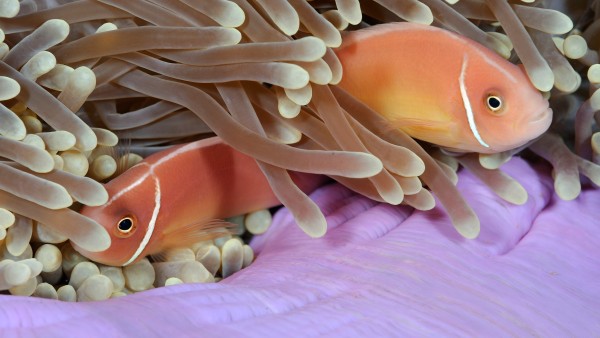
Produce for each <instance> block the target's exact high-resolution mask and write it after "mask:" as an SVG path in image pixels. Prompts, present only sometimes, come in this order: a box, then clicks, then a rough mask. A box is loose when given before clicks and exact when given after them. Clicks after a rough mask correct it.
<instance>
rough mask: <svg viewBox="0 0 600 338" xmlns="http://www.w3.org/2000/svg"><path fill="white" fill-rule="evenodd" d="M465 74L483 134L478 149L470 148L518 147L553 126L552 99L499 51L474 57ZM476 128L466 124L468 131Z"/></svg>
mask: <svg viewBox="0 0 600 338" xmlns="http://www.w3.org/2000/svg"><path fill="white" fill-rule="evenodd" d="M465 77H466V79H465V83H466V88H467V91H468V94H467V95H468V97H469V101H470V104H471V106H472V110H473V118H474V121H473V124H474V126H475V127H474V128H476V131H477V132H478V133H479V138H477V137H475V139H477V142H476V143H474V144H475V147H474V149H469V150H471V151H476V152H480V153H497V152H502V151H507V150H510V149H515V148H518V147H520V146H522V145H524V144H526V143H527V142H529V141H531V140H533V139H535V138H537V137H538V136H540V135H541V134H543V133H544V132H545V131H546V130H548V128H549V127H550V123H551V122H552V109H550V106H549V103H548V100H547V99H546V98H544V96H543V95H542V93H541V92H540V91H539V90H538V89H537V88H535V87H534V86H533V84H532V83H531V81H530V80H529V78H528V76H527V74H526V73H525V71H524V70H523V69H522V68H521V67H519V66H516V65H514V64H512V63H510V62H508V61H506V60H504V59H502V58H501V57H499V56H497V55H495V54H494V55H491V56H488V55H486V56H485V57H479V58H478V57H472V58H470V60H469V65H468V68H467V70H466V73H465ZM474 128H473V127H472V126H470V125H468V124H466V125H465V129H466V130H465V133H470V134H471V135H472V136H475V135H474V134H476V132H474V131H473V129H474ZM468 129H470V130H468ZM486 145H487V146H486Z"/></svg>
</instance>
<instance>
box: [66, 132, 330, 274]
mask: <svg viewBox="0 0 600 338" xmlns="http://www.w3.org/2000/svg"><path fill="white" fill-rule="evenodd" d="M291 175H292V177H293V179H294V181H295V182H296V184H298V186H299V187H300V188H301V189H302V190H304V191H312V190H314V189H315V188H316V187H318V186H319V185H320V184H322V182H323V180H324V179H323V177H320V176H317V175H307V174H302V175H300V174H295V173H292V174H291ZM105 187H106V190H107V191H108V194H109V196H110V198H109V201H108V202H107V203H106V204H105V205H103V206H99V207H87V206H86V207H84V208H83V209H82V210H81V213H82V214H83V215H85V216H88V217H90V218H92V219H94V220H96V221H97V222H98V223H100V224H102V225H103V226H104V227H105V228H106V230H107V231H108V233H109V234H110V236H111V246H110V248H108V249H107V250H105V251H102V252H87V251H85V250H82V249H81V248H76V249H78V250H79V252H80V253H82V254H83V255H84V256H86V257H88V258H90V259H92V260H94V261H97V262H100V263H104V264H108V265H119V266H121V265H128V264H131V263H133V262H135V261H137V260H139V259H141V258H143V257H145V256H147V255H150V254H156V253H159V252H161V251H163V250H164V249H166V248H169V247H177V246H184V245H190V244H193V243H195V242H198V241H201V240H205V239H211V238H213V237H215V236H218V235H223V234H226V233H227V230H226V229H225V228H224V227H223V224H224V223H222V222H218V221H217V220H219V219H223V218H226V217H231V216H236V215H241V214H245V213H248V212H251V211H255V210H260V209H264V208H269V207H272V206H276V205H278V204H280V203H279V201H278V199H277V198H276V197H275V195H274V194H273V192H272V190H271V188H270V186H269V183H268V182H267V179H266V178H265V176H264V174H263V173H262V171H261V170H260V169H259V167H258V165H257V163H256V161H255V160H254V159H253V158H251V157H249V156H247V155H244V154H242V153H240V152H238V151H236V150H234V149H233V148H231V147H230V146H228V145H226V144H225V143H223V142H222V140H221V139H220V138H218V137H213V138H209V139H204V140H200V141H197V142H192V143H189V144H185V145H181V146H175V147H172V148H169V149H168V150H166V151H162V152H159V153H156V154H154V155H151V156H149V157H147V158H146V159H144V160H143V161H142V162H140V163H139V164H137V165H135V166H134V167H132V168H131V169H129V170H127V171H126V172H124V173H123V174H122V175H120V176H118V177H117V178H115V179H113V180H112V181H110V182H109V183H107V184H106V185H105Z"/></svg>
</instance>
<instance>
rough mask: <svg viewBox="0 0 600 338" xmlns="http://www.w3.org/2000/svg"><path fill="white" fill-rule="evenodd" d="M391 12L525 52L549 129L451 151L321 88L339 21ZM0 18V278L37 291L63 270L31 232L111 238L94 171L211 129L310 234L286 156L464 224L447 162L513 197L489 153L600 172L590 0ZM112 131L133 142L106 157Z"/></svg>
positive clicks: (368, 19)
mask: <svg viewBox="0 0 600 338" xmlns="http://www.w3.org/2000/svg"><path fill="white" fill-rule="evenodd" d="M393 21H410V22H417V23H422V24H428V25H431V24H433V25H436V26H440V27H442V28H445V29H448V30H452V31H455V32H457V33H459V34H461V35H464V36H466V37H469V38H471V39H473V40H475V41H477V42H479V43H481V44H483V45H484V46H487V47H488V48H490V49H492V50H494V51H496V52H497V53H498V54H499V55H501V56H503V57H504V58H506V59H509V60H510V61H512V62H515V63H517V62H519V63H522V64H523V66H524V68H525V70H526V72H527V74H528V76H529V78H530V80H531V82H532V83H533V84H534V86H535V87H536V88H538V89H539V90H540V91H542V92H545V93H546V95H547V96H548V97H549V99H550V103H551V107H552V108H553V111H554V123H553V126H552V127H551V129H550V131H548V132H547V133H545V134H544V135H543V136H542V137H541V138H539V139H537V140H535V141H533V142H532V143H531V144H528V145H526V146H524V147H522V148H520V149H515V150H512V151H507V152H504V153H499V154H475V153H472V154H459V155H456V154H452V155H451V154H449V153H448V152H444V151H441V150H440V149H438V148H436V147H435V146H434V145H428V144H421V143H418V142H416V141H415V140H413V139H412V138H410V137H409V136H408V135H406V134H405V133H403V132H402V131H399V130H395V131H390V130H387V129H385V128H382V125H383V124H382V123H379V122H380V120H381V117H380V116H378V115H377V114H376V113H375V112H373V111H372V110H370V109H369V108H368V107H366V106H364V105H362V104H361V103H360V102H358V101H357V100H356V99H355V98H353V97H352V96H350V95H348V94H347V93H345V92H344V91H343V90H341V89H340V88H337V87H336V86H335V85H336V84H337V83H338V82H339V81H340V80H341V78H342V76H343V69H342V68H341V64H340V62H339V60H338V59H337V57H336V55H335V53H334V51H333V49H334V48H336V47H338V46H340V44H341V42H342V31H344V30H347V29H360V28H363V27H367V26H370V25H376V24H380V23H385V22H393ZM0 29H1V31H0V33H1V34H0V41H3V42H2V43H0V157H1V158H2V161H1V162H0V238H1V239H0V243H1V249H2V250H1V252H2V256H1V257H0V290H3V289H9V288H12V289H11V290H13V289H14V290H17V291H15V293H18V294H27V293H29V291H31V293H33V292H37V293H38V294H39V295H47V294H53V293H52V292H51V291H50V290H49V287H48V286H46V285H44V286H43V287H40V289H39V290H38V291H35V290H36V286H37V285H38V282H39V280H38V279H42V280H43V279H44V278H36V276H39V275H40V274H42V275H44V272H43V271H45V273H46V275H45V276H46V277H47V278H48V280H59V279H60V276H59V277H56V276H49V274H48V272H51V271H56V270H52V269H51V266H52V264H55V262H54V263H53V262H52V260H53V259H54V260H56V259H57V258H56V257H58V255H59V254H60V252H58V253H57V252H56V251H57V250H56V247H47V246H44V244H43V243H55V244H56V243H61V242H65V241H66V240H71V241H73V242H74V243H76V244H77V245H78V246H80V247H82V248H86V249H89V250H90V251H93V250H97V251H99V250H102V249H103V248H106V247H107V246H108V241H109V238H108V236H107V234H106V233H105V231H104V230H103V228H101V227H100V226H99V225H98V224H97V223H95V222H94V221H92V220H90V219H87V218H86V217H83V216H81V215H80V214H78V213H77V212H76V210H77V207H78V206H79V205H81V204H85V205H100V204H103V203H104V202H106V200H107V198H108V196H107V194H106V191H105V190H104V188H103V186H102V184H101V182H104V181H106V180H108V179H110V178H111V177H113V176H114V175H115V174H116V173H118V172H119V171H120V170H119V168H127V167H130V166H132V165H133V164H135V163H136V162H138V161H140V160H141V157H142V156H146V155H148V154H150V153H153V152H156V151H157V150H160V149H162V148H164V147H165V146H169V145H172V144H176V143H181V142H185V141H189V140H194V139H198V138H202V137H206V136H208V135H212V134H217V135H219V136H220V137H221V138H222V139H224V140H225V141H226V142H227V143H229V144H230V145H232V146H233V147H234V148H236V149H238V150H240V151H242V152H244V153H246V154H249V155H251V156H253V157H254V158H256V159H257V161H258V162H259V163H260V165H261V168H262V170H263V172H264V174H265V175H266V176H267V177H269V181H270V182H271V183H272V185H273V187H274V191H276V193H278V196H279V197H280V199H281V201H282V202H283V204H284V205H285V206H287V207H288V208H289V209H290V211H291V212H292V214H294V215H295V217H296V221H297V223H298V225H299V226H300V227H301V228H302V229H303V230H304V231H305V232H306V233H307V234H309V235H312V236H319V235H321V234H323V233H324V231H325V229H326V224H325V218H324V217H323V215H322V214H321V212H320V210H319V209H318V208H317V207H316V205H315V204H314V203H313V202H312V201H311V200H310V199H309V198H308V197H307V196H306V195H304V194H303V193H301V192H300V191H299V190H298V189H294V188H295V187H294V183H293V181H292V180H291V179H290V176H289V174H288V171H289V170H292V171H302V172H311V173H318V174H325V175H329V176H331V177H332V178H334V179H335V180H337V181H339V182H340V183H342V184H344V185H346V186H348V187H349V188H351V189H353V190H355V191H357V192H359V193H361V194H363V195H365V196H368V197H370V198H372V199H374V200H377V201H382V202H387V203H391V204H401V203H402V204H407V205H410V206H412V207H414V208H416V209H420V210H428V209H431V208H433V206H434V204H435V200H434V198H433V195H435V196H436V197H437V198H438V200H439V201H440V202H441V204H442V205H443V206H444V208H445V209H446V211H447V212H448V215H449V216H450V218H451V219H452V221H453V223H454V225H455V227H456V228H457V230H458V231H459V232H460V233H461V234H463V235H464V236H465V237H475V236H476V235H477V233H478V229H479V221H478V219H477V216H476V215H475V214H474V212H473V211H472V210H471V208H470V207H469V206H468V205H467V203H466V202H465V201H464V199H463V198H462V197H461V196H460V194H459V193H458V190H457V189H456V188H455V184H456V179H457V176H456V171H457V170H458V169H459V168H460V167H461V166H462V167H465V168H466V169H467V170H470V171H472V172H473V173H475V174H476V175H477V176H478V177H479V178H480V179H481V180H482V181H483V182H485V183H486V184H487V185H488V186H489V187H490V188H491V189H492V190H494V191H495V192H496V193H497V194H498V195H499V196H501V197H502V198H504V199H506V200H507V201H509V202H511V203H516V204H521V203H524V202H525V201H526V200H527V192H526V191H525V190H524V189H523V188H522V186H521V185H520V184H519V183H518V182H517V181H516V180H514V179H513V178H511V177H509V176H508V175H506V174H504V173H503V172H502V171H501V170H500V166H501V165H502V164H503V163H505V162H506V161H508V160H509V159H510V158H511V157H512V156H515V155H517V154H527V153H529V154H531V153H533V154H535V155H536V156H537V158H538V159H539V158H543V159H544V160H546V161H547V162H549V163H550V164H551V165H552V167H553V168H554V179H555V190H556V193H557V194H558V196H559V197H561V198H563V199H574V198H576V197H577V195H578V194H579V192H580V191H581V186H582V181H583V183H584V184H586V183H588V181H591V182H593V183H595V184H599V183H600V166H599V165H598V164H600V133H598V132H597V123H598V122H600V114H599V113H598V111H600V92H598V88H599V87H600V85H599V84H600V66H599V65H598V63H599V60H600V58H599V55H598V53H599V48H600V45H599V42H598V41H600V38H599V35H600V1H588V2H587V3H586V2H585V1H580V2H577V3H575V2H572V1H562V0H553V1H551V0H545V1H540V0H538V1H516V0H511V1H506V0H460V1H456V0H455V1H448V0H447V1H442V0H399V1H397V0H396V1H392V0H361V1H359V0H345V1H341V0H335V1H332V0H324V1H306V0H231V1H228V0H201V1H196V0H182V1H174V0H163V1H158V0H144V1H126V0H75V1H64V0H61V1H58V0H22V1H18V0H6V1H3V2H2V6H0ZM119 138H121V139H128V140H131V145H130V148H131V150H132V151H133V153H134V155H132V154H130V155H127V156H126V157H123V158H121V159H115V158H114V157H113V156H108V154H107V151H106V147H112V146H115V145H116V144H117V142H118V139H119ZM533 158H534V159H535V158H536V157H533ZM580 178H583V180H582V179H580ZM31 243H33V244H31ZM32 245H33V246H32ZM231 245H233V246H235V245H237V244H231ZM32 248H36V250H35V252H36V254H35V255H34V253H33V252H34V250H33V249H32ZM196 251H197V250H196ZM38 252H40V254H39V256H38V254H37V253H38ZM206 252H207V255H208V252H215V249H207V251H206ZM217 252H218V250H217ZM236 252H237V253H238V254H236V255H237V256H240V255H239V250H238V251H236ZM64 254H65V253H64V252H63V253H62V255H64ZM34 256H35V257H34ZM237 256H236V257H237ZM211 257H212V256H211ZM247 257H250V254H248V255H247ZM213 258H214V257H213ZM210 261H211V260H210V259H208V260H207V261H206V264H208V265H210V266H212V265H211V264H213V263H214V262H213V263H210ZM213 261H214V259H213ZM246 263H247V262H246ZM246 263H244V264H246ZM213 265H214V264H213ZM49 266H50V267H49ZM91 269H92V270H93V268H91ZM160 269H163V268H160ZM160 269H159V270H160ZM211 269H214V267H212V268H211ZM227 269H229V268H227ZM209 270H210V269H209ZM234 270H235V269H234ZM157 271H158V270H157ZM160 271H166V270H164V269H163V270H160ZM157 273H159V274H162V275H161V277H160V278H161V284H162V285H164V284H169V283H171V282H173V281H171V282H169V281H167V279H166V277H165V276H167V274H165V273H162V272H157ZM213 274H214V273H213ZM93 275H98V276H100V275H102V274H93ZM48 276H49V277H48ZM109 279H110V277H109ZM114 281H115V280H113V282H114ZM175 282H176V281H175ZM89 283H93V284H92V285H105V286H106V285H110V283H108V282H107V280H106V279H105V278H102V277H94V279H93V282H89ZM39 285H40V286H41V285H43V283H42V284H39ZM83 285H87V284H85V283H84V282H83V281H82V285H79V286H80V287H83ZM17 287H21V289H15V288H17ZM88 287H90V286H86V287H85V288H83V290H84V291H81V293H82V294H87V293H86V291H85V290H87V289H86V288H88ZM106 288H107V289H106V290H108V289H110V288H109V287H108V286H107V287H106ZM19 290H20V291H19ZM23 290H25V291H23ZM65 290H66V291H65ZM65 290H63V291H60V290H58V292H59V293H60V292H63V293H64V295H65V296H64V299H72V298H73V297H72V295H73V290H67V289H65ZM111 290H113V291H114V289H111ZM11 292H12V291H11ZM106 292H107V293H108V291H106ZM31 293H29V294H31ZM86 297H88V296H82V299H91V298H89V297H92V296H89V297H88V298H86ZM92 298H93V297H92Z"/></svg>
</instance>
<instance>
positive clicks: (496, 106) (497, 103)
mask: <svg viewBox="0 0 600 338" xmlns="http://www.w3.org/2000/svg"><path fill="white" fill-rule="evenodd" d="M485 103H486V104H487V107H488V109H489V110H491V111H492V112H493V113H496V112H499V111H500V110H501V109H502V99H501V98H500V97H499V96H496V95H488V96H487V98H486V100H485Z"/></svg>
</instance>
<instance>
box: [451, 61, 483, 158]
mask: <svg viewBox="0 0 600 338" xmlns="http://www.w3.org/2000/svg"><path fill="white" fill-rule="evenodd" d="M467 61H468V57H467V55H466V54H465V56H464V57H463V62H462V68H461V69H460V76H459V78H458V84H459V86H460V96H461V97H462V100H463V105H464V106H465V112H466V113H467V121H469V128H471V132H472V133H473V136H475V138H476V139H477V142H479V144H481V145H482V146H484V147H486V148H489V147H490V146H489V145H488V144H487V143H485V142H484V141H483V139H482V138H481V135H479V131H477V125H476V124H475V117H474V116H473V109H472V108H471V102H470V101H469V95H468V94H467V87H466V86H465V74H466V72H467Z"/></svg>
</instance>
